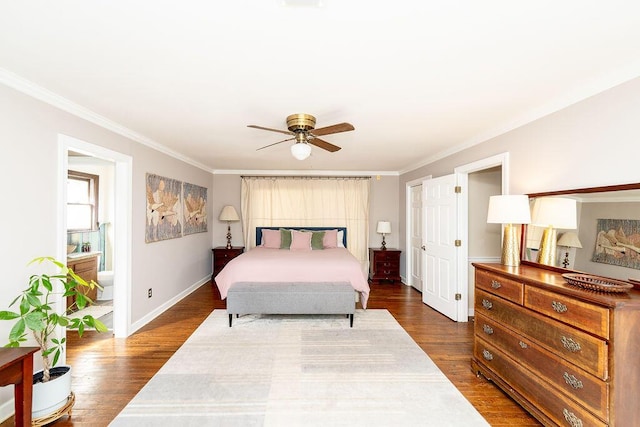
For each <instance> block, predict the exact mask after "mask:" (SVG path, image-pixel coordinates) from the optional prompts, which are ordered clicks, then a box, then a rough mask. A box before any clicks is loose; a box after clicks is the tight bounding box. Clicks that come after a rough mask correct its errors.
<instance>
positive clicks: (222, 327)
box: [110, 310, 489, 427]
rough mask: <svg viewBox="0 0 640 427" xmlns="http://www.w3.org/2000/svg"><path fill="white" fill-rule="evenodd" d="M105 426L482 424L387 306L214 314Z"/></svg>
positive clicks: (477, 415) (218, 311) (467, 425)
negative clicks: (349, 314)
mask: <svg viewBox="0 0 640 427" xmlns="http://www.w3.org/2000/svg"><path fill="white" fill-rule="evenodd" d="M110 425H111V426H114V427H118V426H136V427H138V426H175V425H180V426H242V427H245V426H438V427H443V426H465V427H472V426H488V425H489V424H488V423H487V422H486V421H485V420H484V419H483V418H482V416H481V415H480V414H479V413H478V412H477V411H476V409H475V408H474V407H473V406H472V405H471V404H470V403H469V401H467V400H466V399H465V398H464V396H463V395H462V394H461V393H460V392H459V391H458V390H457V389H456V388H455V386H454V385H453V384H452V383H451V382H450V381H449V380H448V379H447V378H446V377H445V375H444V374H443V373H442V372H441V371H440V370H439V369H438V368H437V367H436V365H435V364H434V363H433V361H432V360H431V359H430V358H429V357H428V356H427V354H426V353H425V352H424V351H423V350H422V349H421V348H420V347H419V346H418V345H417V344H416V343H415V342H414V341H413V340H412V339H411V337H410V336H409V335H408V334H407V333H406V332H405V330H404V329H402V327H401V326H400V325H399V324H398V322H397V321H396V320H395V319H394V318H393V316H392V315H391V314H390V313H389V312H388V311H387V310H357V311H356V314H355V321H354V325H353V328H350V327H349V321H348V319H347V318H346V317H345V316H321V315H301V316H292V315H288V316H285V315H281V316H280V315H247V316H241V317H240V318H239V319H234V321H233V327H232V328H230V327H229V323H228V316H227V313H226V311H224V310H215V311H214V312H213V313H212V314H211V315H210V316H209V317H208V318H207V319H206V320H205V321H204V322H203V323H202V325H200V326H199V327H198V328H197V329H196V331H195V332H194V333H193V334H192V335H191V337H189V339H188V340H187V341H186V342H185V343H184V344H183V346H182V347H181V348H180V349H179V350H178V351H177V352H176V353H175V354H174V355H173V356H172V357H171V358H170V359H169V360H168V361H167V363H166V364H165V365H164V366H163V367H162V368H161V369H160V370H159V371H158V373H157V374H156V375H155V376H154V377H153V378H152V379H151V380H150V381H149V382H148V383H147V384H146V385H145V386H144V387H143V388H142V390H140V392H139V393H138V394H137V395H136V396H135V397H134V398H133V400H131V402H129V404H128V405H127V406H126V407H125V408H124V409H123V410H122V412H120V414H119V415H118V416H117V417H116V418H115V419H114V420H113V421H112V423H111V424H110Z"/></svg>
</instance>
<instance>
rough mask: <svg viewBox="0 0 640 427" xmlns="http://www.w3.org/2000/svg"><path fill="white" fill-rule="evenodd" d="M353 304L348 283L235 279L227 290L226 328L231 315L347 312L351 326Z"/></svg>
mask: <svg viewBox="0 0 640 427" xmlns="http://www.w3.org/2000/svg"><path fill="white" fill-rule="evenodd" d="M355 305H356V303H355V290H354V289H353V287H352V286H351V285H350V284H349V283H347V282H325V283H255V282H238V283H234V284H233V285H232V286H231V288H229V291H228V292H227V313H228V314H229V327H231V322H232V319H233V315H234V314H235V315H240V314H346V315H348V316H349V318H350V326H351V327H353V313H355Z"/></svg>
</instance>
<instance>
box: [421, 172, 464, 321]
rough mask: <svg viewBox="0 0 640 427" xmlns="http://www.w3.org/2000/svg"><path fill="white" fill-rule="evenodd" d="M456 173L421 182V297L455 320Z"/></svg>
mask: <svg viewBox="0 0 640 427" xmlns="http://www.w3.org/2000/svg"><path fill="white" fill-rule="evenodd" d="M456 183H457V179H456V175H455V174H453V175H447V176H443V177H439V178H434V179H430V180H426V181H423V182H422V203H423V215H424V225H425V226H424V232H423V242H424V245H425V251H424V253H425V256H424V257H423V270H422V271H423V278H424V286H423V289H422V301H423V302H424V303H425V304H427V305H428V306H430V307H432V308H433V309H435V310H437V311H439V312H440V313H442V314H444V315H445V316H447V317H450V318H451V319H453V320H456V321H457V320H458V307H457V305H458V304H459V303H460V301H457V300H456V294H458V293H459V291H458V280H457V279H458V277H457V276H458V274H457V271H458V269H457V255H458V247H456V239H458V237H457V202H458V201H457V194H456V192H455V188H456Z"/></svg>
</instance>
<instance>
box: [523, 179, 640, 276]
mask: <svg viewBox="0 0 640 427" xmlns="http://www.w3.org/2000/svg"><path fill="white" fill-rule="evenodd" d="M638 189H640V182H637V183H632V184H619V185H607V186H602V187H585V188H576V189H568V190H558V191H546V192H542V193H530V194H527V196H529V198H530V199H531V198H535V197H545V196H560V195H567V194H585V193H603V192H610V191H623V190H638ZM526 238H527V225H526V224H522V230H521V236H520V264H521V265H528V266H532V267H538V268H543V269H545V270H551V271H556V272H559V273H567V272H573V271H575V270H571V269H568V268H562V267H556V266H554V265H546V264H540V263H537V262H534V261H529V260H527V259H526V249H525V246H526Z"/></svg>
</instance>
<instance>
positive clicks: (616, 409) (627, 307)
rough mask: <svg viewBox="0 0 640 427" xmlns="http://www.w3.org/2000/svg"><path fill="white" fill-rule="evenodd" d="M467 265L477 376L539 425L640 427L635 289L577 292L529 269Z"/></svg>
mask: <svg viewBox="0 0 640 427" xmlns="http://www.w3.org/2000/svg"><path fill="white" fill-rule="evenodd" d="M473 265H474V267H475V269H476V270H475V319H474V321H475V337H474V350H473V358H472V360H471V366H472V368H473V370H474V371H475V372H477V373H478V374H482V375H483V376H485V377H486V378H487V379H489V380H491V381H493V382H494V383H495V384H496V385H498V386H499V387H500V388H501V389H503V390H504V391H505V392H506V393H507V394H508V395H510V396H511V397H513V398H514V399H515V400H516V401H517V402H518V403H520V404H521V405H522V406H523V407H524V408H525V409H527V410H528V411H529V412H530V413H531V414H532V415H533V416H534V417H536V418H537V419H538V420H540V422H542V423H543V424H545V425H551V426H555V425H561V426H571V427H578V426H584V427H586V426H621V427H624V426H632V425H638V423H639V422H640V404H639V403H638V392H639V391H640V330H638V328H640V292H639V291H636V290H632V291H631V292H629V293H628V294H627V293H623V294H616V293H599V292H592V291H587V290H582V289H580V288H576V287H574V286H571V285H569V284H567V283H566V282H565V280H564V279H563V278H562V276H561V274H560V273H556V272H553V271H550V270H545V269H542V268H538V267H534V266H528V265H523V266H520V267H507V266H503V265H500V264H476V263H474V264H473Z"/></svg>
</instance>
